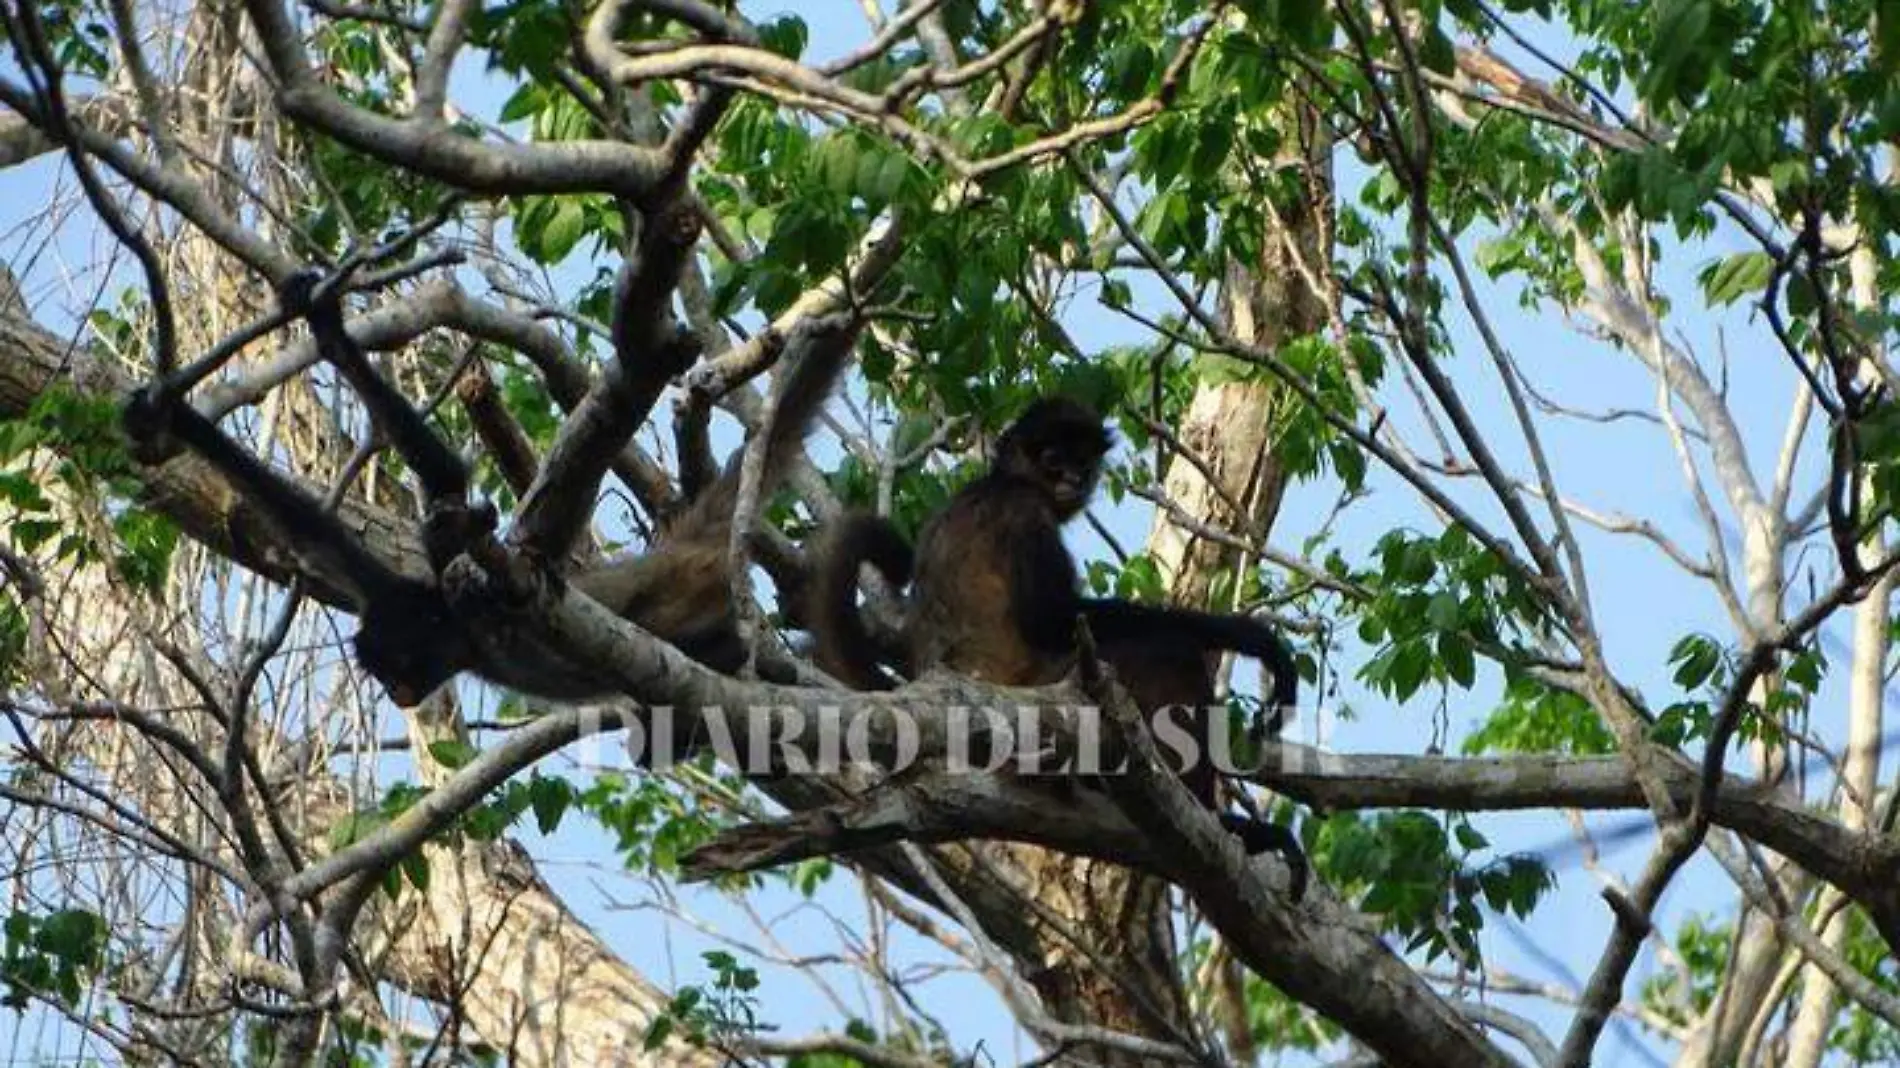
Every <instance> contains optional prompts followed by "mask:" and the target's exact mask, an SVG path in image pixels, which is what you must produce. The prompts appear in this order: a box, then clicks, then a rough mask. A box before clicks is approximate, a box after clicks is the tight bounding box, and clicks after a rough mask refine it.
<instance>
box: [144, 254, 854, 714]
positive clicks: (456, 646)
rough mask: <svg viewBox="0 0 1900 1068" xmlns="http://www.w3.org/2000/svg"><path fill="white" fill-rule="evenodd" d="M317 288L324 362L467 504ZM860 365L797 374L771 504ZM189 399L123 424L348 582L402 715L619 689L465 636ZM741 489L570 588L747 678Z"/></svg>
mask: <svg viewBox="0 0 1900 1068" xmlns="http://www.w3.org/2000/svg"><path fill="white" fill-rule="evenodd" d="M311 286H312V282H311V280H310V279H309V278H308V277H307V276H305V275H299V276H298V277H297V278H294V279H293V280H292V281H291V283H288V284H286V286H285V294H284V300H285V304H286V306H288V307H292V308H297V309H300V310H301V311H302V312H303V314H305V316H306V318H307V319H308V320H309V322H310V326H311V330H312V333H313V334H314V335H315V337H316V339H317V342H318V345H319V349H320V351H321V353H322V355H323V357H324V359H325V360H327V361H328V362H330V363H331V364H332V365H334V366H336V367H337V369H338V371H339V372H340V373H341V374H342V375H343V376H344V377H345V378H346V379H348V380H349V381H350V383H351V385H352V387H353V388H354V389H355V390H356V391H357V393H358V394H359V396H361V397H362V399H363V401H364V403H365V406H366V407H367V408H368V409H369V411H370V414H371V418H372V419H373V420H374V421H375V422H376V424H377V426H378V428H379V429H380V430H381V431H382V432H383V433H384V434H386V435H387V436H388V438H389V440H390V441H391V443H392V444H393V445H394V446H395V448H396V450H397V452H398V453H399V454H401V456H402V457H403V459H404V461H405V462H406V463H408V464H409V466H410V467H411V468H412V469H413V470H415V471H416V472H417V475H418V477H419V478H420V479H421V480H422V482H423V487H424V491H425V494H426V495H427V496H428V497H429V499H430V500H432V501H434V500H439V499H444V498H448V499H456V498H459V497H460V496H461V495H462V491H463V489H464V488H465V486H466V482H467V474H466V470H465V469H464V467H463V465H462V463H461V460H460V459H459V458H458V457H456V456H455V454H454V453H453V452H452V451H451V450H450V449H449V448H448V447H447V445H446V444H444V443H443V442H442V441H441V439H440V438H438V437H437V436H436V435H435V433H434V431H432V430H431V429H430V428H429V426H428V424H427V423H426V422H425V421H424V420H423V418H422V416H421V414H420V413H419V412H417V411H416V409H415V408H414V406H412V405H411V404H409V402H408V401H407V400H406V399H404V398H403V397H402V396H401V395H400V394H398V393H397V392H396V391H395V390H394V389H393V388H392V387H390V386H389V384H388V383H387V382H386V381H384V380H383V379H382V377H381V375H379V374H378V373H377V372H376V371H375V369H374V368H373V367H372V366H371V365H370V363H369V361H368V360H367V358H365V357H364V355H363V352H362V350H361V349H360V348H359V347H358V346H357V345H356V343H355V341H354V340H352V339H351V338H350V337H349V335H348V334H347V333H346V332H345V331H344V329H343V323H342V315H341V307H340V301H339V299H338V297H337V296H336V295H335V294H334V293H330V294H329V295H328V296H327V297H325V296H321V295H320V296H319V297H318V298H317V299H315V300H314V301H312V300H311V299H310V294H311ZM318 293H319V294H321V293H322V290H321V288H320V287H319V288H318ZM850 351H851V345H850V344H849V343H848V342H845V343H837V344H821V345H816V346H813V347H811V348H809V349H807V350H806V355H805V357H804V358H802V359H800V360H799V361H798V362H796V363H794V364H792V365H791V366H790V367H789V368H787V369H786V370H785V371H784V374H786V375H787V376H789V377H788V378H787V379H786V380H785V382H784V383H783V384H782V387H781V395H780V400H779V403H778V415H777V417H776V418H775V419H774V421H773V425H772V428H771V435H772V436H771V438H770V440H769V441H768V443H767V446H766V457H765V466H764V478H763V480H762V483H761V486H762V492H770V491H771V490H772V489H774V488H775V487H776V486H777V485H779V484H780V482H781V481H782V480H783V477H784V474H785V471H786V470H787V468H788V466H789V464H790V460H791V458H792V457H793V456H794V455H795V454H796V452H797V449H798V446H799V444H800V443H801V442H802V441H803V439H804V437H805V434H806V432H807V430H808V429H809V428H810V426H811V423H812V420H813V418H814V417H815V416H816V414H817V412H818V409H819V407H820V406H821V404H822V403H823V401H824V398H825V397H826V396H827V395H828V394H829V392H830V389H831V386H832V384H833V382H834V381H835V380H836V378H837V376H838V374H839V373H840V371H841V370H842V368H843V366H844V364H845V362H846V360H847V359H848V357H849V354H850ZM179 393H180V390H179V389H178V388H176V387H175V386H174V385H173V384H171V383H167V382H159V383H156V384H154V385H152V386H149V387H147V388H145V389H142V390H140V391H138V392H137V393H135V394H134V395H133V397H132V398H131V400H130V401H129V402H128V404H127V406H126V410H125V413H124V418H125V424H126V430H127V433H128V435H129V436H131V437H132V438H133V439H134V440H135V441H147V442H150V441H156V440H158V439H160V438H163V437H166V436H169V437H171V438H174V439H175V440H177V441H178V442H180V443H182V444H183V445H184V446H186V447H187V448H189V449H190V450H191V451H193V452H195V453H197V454H198V455H199V456H201V457H202V458H203V459H204V460H205V461H206V462H207V463H209V464H210V465H211V466H212V467H214V468H216V469H217V470H218V471H219V472H220V473H221V474H222V475H223V476H224V477H225V478H226V479H227V480H229V481H230V482H231V483H232V484H233V485H234V486H236V487H237V488H238V489H239V490H240V491H241V492H243V493H244V495H245V497H246V499H247V500H248V501H250V502H252V503H254V504H255V505H256V506H257V507H258V508H259V509H260V510H261V511H262V512H263V513H264V515H265V518H266V519H267V520H268V521H269V522H271V523H272V524H273V525H274V526H276V527H277V528H278V530H279V531H281V532H282V535H283V537H284V539H285V541H286V542H287V543H288V544H289V545H290V546H292V548H293V550H294V551H296V552H297V553H298V554H299V555H302V556H305V557H308V558H312V559H314V560H316V561H318V562H319V565H320V566H322V567H323V569H324V570H325V571H326V573H330V574H333V575H336V576H338V577H339V578H340V579H341V581H342V583H343V585H344V587H345V590H344V592H345V593H346V594H347V595H348V596H349V597H350V599H351V600H352V601H353V602H354V603H355V604H356V606H357V608H358V610H359V613H360V617H361V618H360V627H359V629H358V631H357V634H356V637H355V639H354V645H355V650H356V656H357V660H358V662H359V663H360V664H361V665H362V666H363V668H364V670H366V671H368V672H369V673H370V674H371V675H372V676H374V677H375V678H376V679H377V680H378V681H379V682H381V683H382V684H383V686H384V687H385V689H387V690H388V692H389V695H390V697H391V698H392V699H393V700H394V701H396V702H397V703H398V704H402V705H411V704H415V703H417V702H420V701H421V700H422V699H423V698H425V697H427V696H428V695H429V694H430V693H432V692H433V691H434V690H435V689H436V688H437V687H439V686H441V685H442V684H443V683H445V682H447V681H449V680H450V679H451V678H453V677H454V676H455V675H456V674H458V673H460V672H462V671H470V672H473V673H475V674H476V675H479V676H481V677H482V678H484V679H487V680H488V681H490V682H493V683H495V684H497V685H500V686H503V687H506V688H508V689H511V690H515V691H517V692H520V693H524V694H529V695H532V696H535V697H541V698H545V699H548V700H556V701H582V700H589V699H594V698H599V697H603V696H606V695H607V694H610V693H612V692H613V691H614V690H615V689H616V684H615V682H614V680H613V678H612V677H611V675H609V674H608V673H606V672H601V671H597V670H593V669H591V668H590V667H589V666H588V665H586V664H583V663H579V662H576V661H574V660H572V659H570V658H568V657H567V656H565V655H563V653H562V652H561V651H559V650H557V649H554V648H552V647H550V646H548V645H546V644H545V643H542V642H538V641H535V640H533V639H532V638H531V637H530V636H527V635H523V634H519V633H512V632H510V629H509V628H506V627H483V628H477V627H470V626H465V625H464V623H463V621H462V620H461V618H460V617H459V615H458V614H457V613H456V612H454V611H453V610H452V609H451V608H450V606H449V604H448V601H447V599H446V598H445V597H444V595H443V593H442V591H441V590H440V589H439V588H438V587H437V586H436V585H435V584H434V583H433V582H428V581H423V580H419V579H416V578H412V577H410V576H407V575H404V574H401V573H398V572H396V571H395V570H393V569H392V568H390V567H388V566H387V565H385V564H384V563H383V562H382V561H380V560H378V559H377V558H376V557H374V556H373V555H371V554H370V553H369V552H368V551H367V550H366V549H364V548H363V546H362V544H361V543H360V542H359V541H358V540H357V537H356V535H355V534H354V533H353V532H351V531H349V530H347V529H346V528H344V527H343V525H342V524H341V523H340V522H339V521H338V520H337V518H336V517H335V515H334V514H332V513H331V512H330V511H329V510H327V509H325V508H324V507H323V506H322V504H321V502H319V501H318V500H317V498H316V497H315V496H313V495H312V494H310V493H309V492H308V491H307V490H305V489H304V488H303V487H301V486H299V485H297V484H295V483H294V482H292V481H290V480H289V479H286V478H285V477H283V476H282V475H279V474H277V473H276V472H275V471H272V470H271V469H270V468H269V467H267V466H266V465H264V464H263V463H261V462H260V461H259V460H258V459H257V458H256V457H254V456H253V455H251V454H250V452H249V451H248V450H246V449H244V448H243V447H242V446H240V445H238V444H237V443H236V442H234V441H232V440H231V439H230V438H229V437H228V436H226V435H225V434H224V432H223V431H221V430H219V429H218V427H217V426H216V425H215V424H214V423H212V422H211V421H210V420H209V419H207V418H205V417H204V416H203V415H202V414H200V413H199V412H198V411H197V410H196V409H194V408H192V407H191V405H190V404H189V403H187V402H186V401H185V399H184V398H183V397H182V396H180V395H179ZM738 484H739V470H738V458H737V457H735V458H734V461H733V462H732V463H731V464H729V465H728V469H727V470H726V471H725V473H724V474H722V475H721V477H720V478H719V479H718V480H717V481H715V482H714V483H713V484H712V485H711V486H709V487H707V489H706V491H705V492H704V493H702V494H701V495H700V497H699V498H698V499H697V500H695V501H694V502H693V503H692V504H691V505H690V506H689V508H688V510H687V511H686V513H685V514H683V515H682V516H681V517H680V519H679V520H678V521H677V522H676V523H674V524H673V526H672V528H671V529H670V530H669V531H668V533H667V536H666V537H665V539H664V540H663V541H662V542H661V543H659V544H658V545H656V546H655V547H654V548H653V550H652V551H651V552H648V553H646V554H644V555H630V556H626V557H623V558H620V559H617V560H612V561H609V562H607V563H605V564H602V565H600V566H598V567H594V568H590V569H587V570H585V571H581V572H579V573H576V574H574V575H571V576H569V577H568V581H569V582H570V583H572V584H573V585H574V586H575V587H576V588H577V589H579V590H580V591H582V592H584V593H586V594H587V595H588V596H590V597H593V598H594V599H595V600H597V601H599V602H601V604H602V605H604V606H605V607H607V608H608V609H610V610H612V611H614V612H615V613H617V614H619V615H621V616H622V617H624V618H626V619H628V620H630V621H632V622H634V623H636V624H638V625H640V626H641V627H643V628H645V629H646V630H648V631H651V632H652V633H654V634H655V635H657V636H659V637H660V638H663V639H665V640H667V641H668V642H671V643H672V644H674V645H675V646H677V647H678V648H679V649H680V650H681V651H682V652H685V653H686V654H687V655H689V656H692V657H693V658H694V659H697V660H699V661H700V662H702V663H704V664H706V665H707V666H708V667H712V668H714V669H715V670H721V671H732V670H735V669H736V668H738V667H739V665H740V664H741V663H742V662H743V659H744V654H745V650H744V648H743V647H742V646H741V643H740V641H739V639H738V635H737V632H736V630H735V628H734V624H733V614H732V604H731V588H730V585H729V580H728V576H729V567H728V563H727V545H728V534H729V532H730V529H731V522H732V513H733V509H734V505H735V503H736V500H737V496H738ZM426 540H428V539H425V541H426ZM431 551H432V555H433V554H434V547H433V546H432V547H431ZM433 562H434V563H435V564H436V565H437V566H438V567H439V566H440V565H441V563H442V561H440V560H434V561H433ZM778 681H791V680H790V679H789V678H782V679H779V680H778Z"/></svg>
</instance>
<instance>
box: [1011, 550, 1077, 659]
mask: <svg viewBox="0 0 1900 1068" xmlns="http://www.w3.org/2000/svg"><path fill="white" fill-rule="evenodd" d="M1011 541H1012V542H1013V543H1014V544H1015V545H1016V546H1017V551H1016V552H1015V554H1014V555H1013V556H1011V558H1010V560H1009V605H1010V612H1011V614H1012V615H1013V616H1014V617H1015V619H1016V627H1017V629H1018V630H1019V631H1020V632H1021V633H1022V638H1023V641H1024V642H1026V643H1028V645H1029V647H1030V648H1032V649H1034V650H1036V651H1037V652H1039V653H1045V654H1047V655H1049V656H1051V657H1058V656H1067V655H1068V654H1069V653H1070V652H1071V651H1073V650H1074V648H1075V617H1076V615H1077V614H1078V613H1079V612H1080V611H1081V609H1082V598H1081V595H1080V594H1079V593H1078V592H1077V591H1076V588H1075V584H1076V579H1075V560H1074V559H1073V558H1072V557H1070V556H1069V550H1068V547H1066V546H1064V545H1063V544H1062V534H1061V532H1060V530H1059V529H1058V528H1057V527H1056V525H1055V524H1053V523H1050V522H1048V521H1047V520H1043V521H1040V522H1036V521H1023V522H1022V529H1021V530H1020V531H1019V532H1018V535H1017V536H1016V537H1015V538H1012V539H1011Z"/></svg>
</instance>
